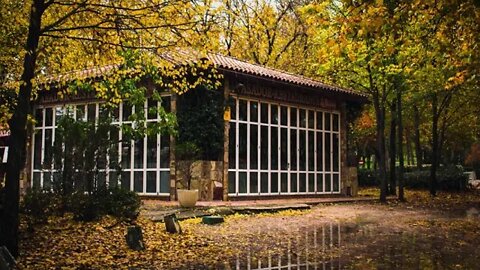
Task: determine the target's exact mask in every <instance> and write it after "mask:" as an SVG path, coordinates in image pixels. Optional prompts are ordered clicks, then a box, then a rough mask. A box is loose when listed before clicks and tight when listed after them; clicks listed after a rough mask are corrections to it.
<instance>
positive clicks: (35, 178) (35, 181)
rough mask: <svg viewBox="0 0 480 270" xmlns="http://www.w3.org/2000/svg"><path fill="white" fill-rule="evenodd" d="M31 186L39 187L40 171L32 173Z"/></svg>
mask: <svg viewBox="0 0 480 270" xmlns="http://www.w3.org/2000/svg"><path fill="white" fill-rule="evenodd" d="M32 182H33V183H32V188H34V189H40V173H39V172H34V173H33V179H32Z"/></svg>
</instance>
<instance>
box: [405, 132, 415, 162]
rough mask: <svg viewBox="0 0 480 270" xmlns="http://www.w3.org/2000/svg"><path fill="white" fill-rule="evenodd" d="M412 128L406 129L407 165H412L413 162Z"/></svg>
mask: <svg viewBox="0 0 480 270" xmlns="http://www.w3.org/2000/svg"><path fill="white" fill-rule="evenodd" d="M410 140H411V133H410V128H406V129H405V141H406V142H405V144H406V146H407V165H408V166H412V164H413V153H412V142H411V141H410Z"/></svg>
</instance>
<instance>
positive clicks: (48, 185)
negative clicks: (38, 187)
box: [42, 172, 52, 190]
mask: <svg viewBox="0 0 480 270" xmlns="http://www.w3.org/2000/svg"><path fill="white" fill-rule="evenodd" d="M42 189H44V190H50V189H52V173H51V172H46V173H44V174H43V187H42Z"/></svg>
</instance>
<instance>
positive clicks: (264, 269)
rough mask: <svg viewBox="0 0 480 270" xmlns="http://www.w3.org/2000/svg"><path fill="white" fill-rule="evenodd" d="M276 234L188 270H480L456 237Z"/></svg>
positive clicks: (346, 229) (330, 226)
mask: <svg viewBox="0 0 480 270" xmlns="http://www.w3.org/2000/svg"><path fill="white" fill-rule="evenodd" d="M475 215H478V213H476V212H475ZM385 231H389V232H388V233H385ZM273 235H274V236H272V237H271V238H268V240H256V239H254V238H252V239H250V240H249V241H248V242H247V243H243V244H242V245H238V252H237V253H236V254H235V255H234V256H232V257H231V258H230V259H228V260H227V261H224V262H219V263H218V264H217V265H214V266H212V265H209V266H205V265H194V264H190V266H189V267H188V269H236V270H240V269H249V270H270V269H271V270H273V269H278V270H280V269H285V270H286V269H289V270H290V269H359V268H360V269H412V268H413V269H449V268H456V269H478V268H477V266H478V262H479V260H480V259H479V258H480V249H478V247H477V246H476V245H477V244H475V243H476V242H475V241H476V240H472V239H469V240H470V243H469V242H468V241H464V240H463V239H454V237H455V234H454V233H453V234H448V233H447V236H446V238H445V236H444V235H438V236H437V235H431V234H422V233H418V232H415V233H412V232H410V233H406V232H399V231H398V230H397V231H395V230H388V229H387V230H386V229H385V228H383V229H380V228H379V227H376V226H375V225H371V224H361V223H360V224H358V223H343V224H342V223H336V222H333V223H326V224H322V225H319V226H315V227H300V228H298V230H297V231H294V232H291V231H290V232H285V231H278V232H275V233H274V234H273ZM452 237H453V239H452ZM262 239H264V238H262ZM467 240H468V239H467ZM262 241H266V242H262ZM232 246H233V247H236V245H235V243H232Z"/></svg>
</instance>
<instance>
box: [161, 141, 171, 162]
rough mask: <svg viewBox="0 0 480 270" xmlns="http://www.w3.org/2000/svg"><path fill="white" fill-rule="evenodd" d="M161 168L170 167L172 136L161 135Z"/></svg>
mask: <svg viewBox="0 0 480 270" xmlns="http://www.w3.org/2000/svg"><path fill="white" fill-rule="evenodd" d="M160 168H170V136H168V135H162V136H160Z"/></svg>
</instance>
